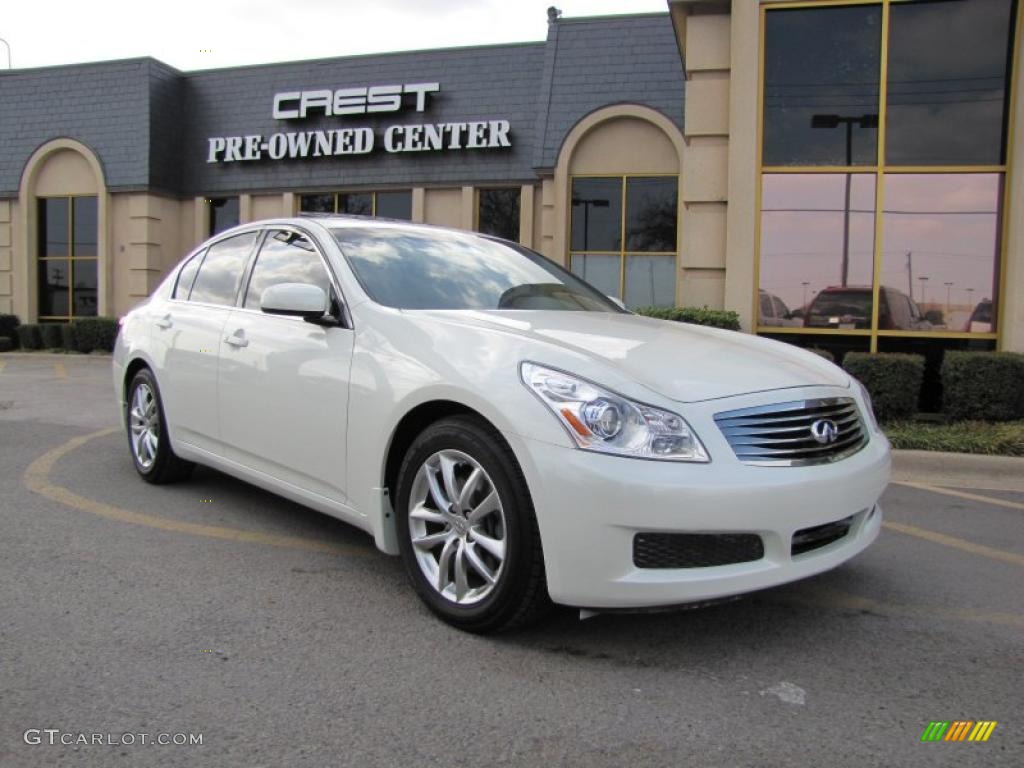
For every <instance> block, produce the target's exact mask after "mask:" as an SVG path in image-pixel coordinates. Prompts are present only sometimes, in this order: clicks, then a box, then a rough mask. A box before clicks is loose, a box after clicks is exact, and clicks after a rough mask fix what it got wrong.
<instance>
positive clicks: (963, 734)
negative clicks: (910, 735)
mask: <svg viewBox="0 0 1024 768" xmlns="http://www.w3.org/2000/svg"><path fill="white" fill-rule="evenodd" d="M995 729H996V721H995V720H978V721H977V722H975V721H974V720H953V721H952V722H950V721H949V720H944V721H943V720H939V721H936V720H933V721H931V722H930V723H928V727H927V728H925V729H924V733H922V734H921V741H988V737H989V736H991V735H992V731H994V730H995Z"/></svg>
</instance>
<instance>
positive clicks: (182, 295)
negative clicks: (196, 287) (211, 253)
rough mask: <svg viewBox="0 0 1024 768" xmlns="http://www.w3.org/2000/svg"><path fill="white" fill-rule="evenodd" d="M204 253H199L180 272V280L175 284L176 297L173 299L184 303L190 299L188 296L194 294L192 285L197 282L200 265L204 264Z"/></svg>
mask: <svg viewBox="0 0 1024 768" xmlns="http://www.w3.org/2000/svg"><path fill="white" fill-rule="evenodd" d="M204 253H205V251H200V252H199V253H197V254H196V255H195V256H193V257H192V258H191V259H189V260H188V261H187V262H186V263H185V266H183V267H182V268H181V271H180V272H178V280H177V282H176V283H175V284H174V295H173V297H172V298H175V299H181V300H182V301H186V300H187V299H188V295H189V294H190V293H191V292H192V283H194V282H195V281H196V275H197V274H198V273H199V265H200V264H202V263H203V254H204Z"/></svg>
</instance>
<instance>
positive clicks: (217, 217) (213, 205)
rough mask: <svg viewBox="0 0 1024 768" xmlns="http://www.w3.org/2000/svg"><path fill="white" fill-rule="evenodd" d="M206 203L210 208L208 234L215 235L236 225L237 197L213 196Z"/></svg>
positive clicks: (237, 214) (237, 215)
mask: <svg viewBox="0 0 1024 768" xmlns="http://www.w3.org/2000/svg"><path fill="white" fill-rule="evenodd" d="M207 205H208V206H209V208H210V235H211V236H213V235H216V234H219V233H221V232H224V231H225V230H228V229H231V228H232V227H237V226H238V221H239V218H238V217H239V212H238V198H237V197H214V198H211V199H210V200H209V202H208V203H207Z"/></svg>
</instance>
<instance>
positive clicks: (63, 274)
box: [39, 259, 71, 317]
mask: <svg viewBox="0 0 1024 768" xmlns="http://www.w3.org/2000/svg"><path fill="white" fill-rule="evenodd" d="M70 271H71V261H70V260H69V259H48V260H45V261H40V262H39V314H40V315H41V316H44V317H45V316H50V315H67V314H68V281H69V280H70V279H71V275H70V274H69V272H70Z"/></svg>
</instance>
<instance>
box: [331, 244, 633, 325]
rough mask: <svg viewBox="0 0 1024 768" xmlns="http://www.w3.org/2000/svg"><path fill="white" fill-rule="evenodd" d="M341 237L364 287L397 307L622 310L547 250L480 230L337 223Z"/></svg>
mask: <svg viewBox="0 0 1024 768" xmlns="http://www.w3.org/2000/svg"><path fill="white" fill-rule="evenodd" d="M331 234H332V235H333V236H334V239H335V240H337V242H338V245H339V246H340V247H341V250H342V253H344V255H345V258H346V259H347V260H348V263H349V264H350V265H351V267H352V271H353V272H354V273H355V275H356V278H357V279H358V280H359V282H360V284H361V285H362V286H363V289H364V290H365V291H366V292H367V293H368V294H369V295H370V298H372V299H373V300H374V301H376V302H377V303H378V304H383V305H385V306H388V307H396V308H398V309H478V310H479V309H548V310H561V311H584V312H622V311H623V310H622V309H621V308H620V307H618V306H617V305H616V304H615V303H614V302H612V301H611V300H610V299H609V298H607V297H606V296H604V295H603V294H602V293H601V292H600V291H598V290H597V289H596V288H593V287H591V286H590V285H588V284H587V283H585V282H583V281H582V280H580V279H579V278H578V277H576V276H575V275H573V274H571V273H570V272H567V271H566V270H564V269H562V268H561V267H559V266H558V265H557V264H555V263H554V262H552V261H549V260H548V259H546V258H544V257H543V256H541V255H540V254H537V253H534V252H533V251H531V250H529V249H527V248H523V247H521V246H517V245H513V244H511V243H506V242H499V241H497V240H491V239H490V238H486V237H481V236H479V235H470V234H461V233H458V232H447V231H443V230H438V231H436V232H431V231H410V230H404V229H386V228H380V227H338V228H334V229H332V230H331Z"/></svg>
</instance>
